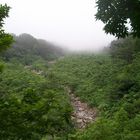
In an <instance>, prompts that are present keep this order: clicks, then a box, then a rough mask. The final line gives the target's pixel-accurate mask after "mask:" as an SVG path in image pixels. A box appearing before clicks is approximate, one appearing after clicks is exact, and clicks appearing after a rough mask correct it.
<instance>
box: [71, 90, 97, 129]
mask: <svg viewBox="0 0 140 140" xmlns="http://www.w3.org/2000/svg"><path fill="white" fill-rule="evenodd" d="M68 94H69V96H70V99H71V104H72V106H73V109H74V112H73V114H72V120H73V121H74V122H75V126H76V128H78V129H83V128H85V127H86V126H87V125H88V124H89V123H91V122H94V121H95V119H96V116H97V109H96V108H90V107H89V106H88V105H87V103H84V102H81V101H80V99H79V98H78V97H76V96H75V95H74V94H73V93H71V90H70V89H69V90H68Z"/></svg>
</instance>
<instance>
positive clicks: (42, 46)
mask: <svg viewBox="0 0 140 140" xmlns="http://www.w3.org/2000/svg"><path fill="white" fill-rule="evenodd" d="M13 37H14V40H15V42H14V43H13V45H12V47H11V48H10V49H9V50H7V51H6V52H4V53H3V54H2V58H3V59H4V60H6V61H11V59H16V60H18V61H19V62H20V63H22V64H24V65H32V64H33V63H34V62H35V61H37V60H38V59H42V60H47V61H50V60H54V59H57V58H58V57H60V56H62V55H64V51H63V50H62V49H61V48H60V47H58V46H55V45H53V44H51V43H49V42H47V41H45V40H41V39H36V38H34V37H33V36H31V35H29V34H25V33H24V34H21V35H19V36H16V35H13ZM6 42H7V41H6Z"/></svg>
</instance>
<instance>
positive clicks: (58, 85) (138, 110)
mask: <svg viewBox="0 0 140 140" xmlns="http://www.w3.org/2000/svg"><path fill="white" fill-rule="evenodd" d="M27 42H28V41H27ZM33 42H34V41H33ZM23 46H24V45H23ZM27 46H28V45H27ZM27 46H26V45H25V47H21V48H22V49H21V48H20V47H17V48H16V47H14V48H11V50H9V51H8V52H5V54H2V55H1V61H0V64H1V73H0V94H1V96H0V109H1V111H0V118H1V119H0V125H1V127H0V137H1V138H2V139H3V140H7V139H9V140H12V139H15V140H16V139H17V140H18V139H23V140H24V139H31V140H47V139H52V140H66V139H68V140H120V139H122V140H139V139H140V125H139V124H140V71H139V69H140V64H139V62H140V52H139V46H140V40H139V39H133V38H131V37H129V38H127V39H119V40H116V41H113V42H112V43H111V46H110V48H109V49H107V50H108V52H106V53H101V54H98V55H97V54H96V55H95V54H89V55H88V54H85V55H84V54H81V55H80V54H77V55H76V54H74V55H70V56H65V57H62V58H61V59H47V58H46V57H42V53H41V54H36V53H35V52H38V51H35V52H32V49H31V50H30V48H32V47H31V46H28V47H27ZM26 47H27V48H29V50H28V49H25V48H26ZM24 49H25V50H24ZM22 51H23V54H22ZM24 51H25V52H26V53H25V52H24ZM14 52H15V54H18V53H17V52H19V54H20V56H22V57H19V56H17V55H15V54H14ZM49 53H50V52H49ZM21 54H22V55H21ZM26 54H29V57H27V62H28V60H30V59H29V58H30V54H31V56H33V59H32V60H33V61H29V63H26V61H25V60H24V59H25V58H26ZM62 56H63V55H62ZM55 58H57V57H55ZM50 60H55V63H51V64H49V63H48V62H49V61H50ZM56 60H57V61H56ZM2 66H3V67H2ZM34 70H35V71H34ZM37 70H41V71H42V73H41V75H40V74H39V73H37V72H36V71H37ZM66 88H70V90H71V92H72V93H73V94H75V95H76V96H78V97H80V99H81V101H83V102H86V103H87V104H88V105H89V106H90V107H94V108H95V107H96V108H97V110H98V118H96V121H95V122H93V123H91V124H89V125H88V126H87V127H86V128H84V129H83V130H82V131H81V130H80V131H79V130H78V129H76V128H75V124H74V122H72V120H71V115H72V113H73V109H72V106H71V103H70V99H69V96H68V93H67V90H66Z"/></svg>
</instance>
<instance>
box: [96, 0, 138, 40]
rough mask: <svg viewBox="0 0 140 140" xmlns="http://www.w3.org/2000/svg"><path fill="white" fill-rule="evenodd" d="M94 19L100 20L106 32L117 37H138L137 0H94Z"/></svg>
mask: <svg viewBox="0 0 140 140" xmlns="http://www.w3.org/2000/svg"><path fill="white" fill-rule="evenodd" d="M96 6H97V13H96V19H98V20H101V21H102V22H103V23H104V24H105V26H104V30H105V32H106V33H110V34H112V35H114V36H116V37H118V38H120V37H126V36H128V35H130V34H131V35H133V36H135V37H136V36H137V37H140V22H139V19H140V1H139V0H111V1H110V0H96Z"/></svg>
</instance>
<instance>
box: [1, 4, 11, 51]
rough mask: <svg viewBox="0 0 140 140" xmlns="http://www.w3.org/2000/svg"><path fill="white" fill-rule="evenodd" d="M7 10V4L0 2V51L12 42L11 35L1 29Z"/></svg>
mask: <svg viewBox="0 0 140 140" xmlns="http://www.w3.org/2000/svg"><path fill="white" fill-rule="evenodd" d="M9 10H10V7H9V6H7V5H6V4H5V5H1V4H0V52H1V51H3V50H6V49H7V48H8V47H10V45H11V44H12V42H13V37H12V36H11V35H10V34H8V33H5V32H4V29H3V25H4V19H5V18H6V17H8V13H9Z"/></svg>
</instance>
